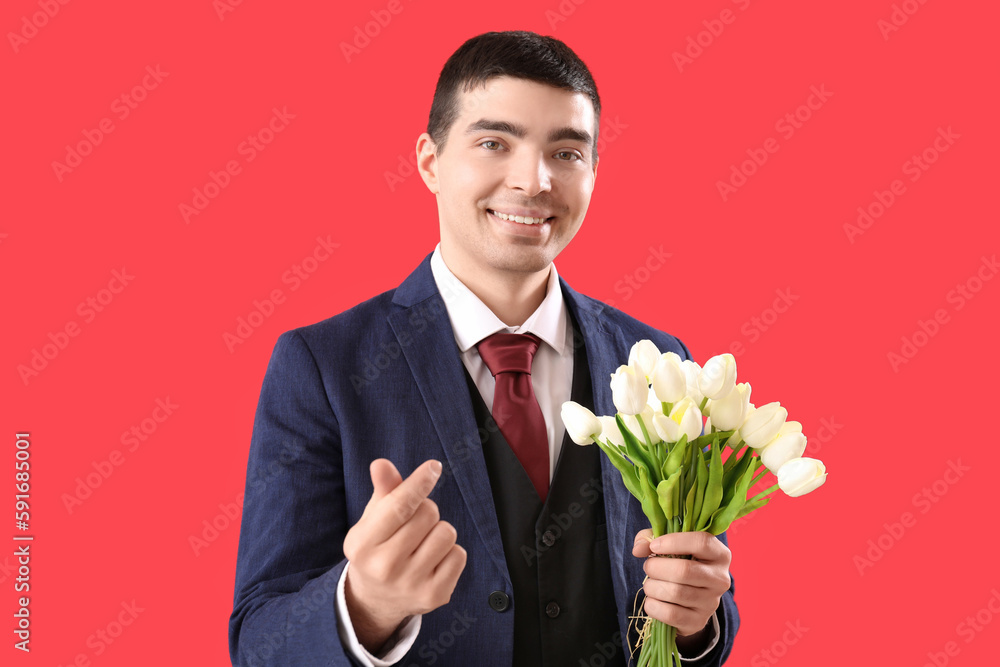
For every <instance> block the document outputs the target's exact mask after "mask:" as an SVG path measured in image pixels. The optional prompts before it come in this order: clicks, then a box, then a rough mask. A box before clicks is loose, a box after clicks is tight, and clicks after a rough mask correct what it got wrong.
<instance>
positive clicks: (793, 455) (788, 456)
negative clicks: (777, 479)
mask: <svg viewBox="0 0 1000 667" xmlns="http://www.w3.org/2000/svg"><path fill="white" fill-rule="evenodd" d="M805 451H806V436H804V435H802V433H801V432H798V431H792V432H790V433H780V432H779V433H778V435H776V436H775V437H774V439H773V440H771V442H769V443H767V444H766V445H764V448H763V449H762V450H760V460H761V463H763V464H764V467H765V468H767V469H768V470H770V471H771V472H775V473H776V472H777V471H779V470H781V466H783V465H784V464H786V463H788V462H789V461H791V460H792V459H797V458H799V457H801V456H802V455H803V454H804V453H805Z"/></svg>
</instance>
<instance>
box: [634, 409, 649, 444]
mask: <svg viewBox="0 0 1000 667" xmlns="http://www.w3.org/2000/svg"><path fill="white" fill-rule="evenodd" d="M635 418H636V420H637V421H638V422H639V428H641V429H642V437H644V438H645V439H646V446H647V447H649V448H650V449H652V448H653V440H652V438H650V437H649V431H647V430H646V424H645V423H643V421H642V415H636V416H635Z"/></svg>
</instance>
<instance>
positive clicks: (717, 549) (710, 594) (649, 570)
mask: <svg viewBox="0 0 1000 667" xmlns="http://www.w3.org/2000/svg"><path fill="white" fill-rule="evenodd" d="M652 538H653V531H652V530H650V529H648V528H647V529H646V530H643V531H640V532H639V534H637V535H636V536H635V544H634V545H633V546H632V555H633V556H637V557H639V558H645V559H646V562H645V564H643V569H644V570H645V571H646V575H647V576H648V579H646V583H645V584H644V585H643V587H642V589H643V592H644V593H645V594H646V600H645V602H644V603H643V608H644V609H645V611H646V614H647V615H649V616H652V617H653V618H655V619H657V620H659V621H663V622H664V623H666V624H668V625H672V626H674V627H675V628H677V645H678V647H684V646H685V645H686V646H688V647H689V649H695V648H696V647H697V646H698V645H702V647H704V646H707V645H708V638H705V637H704V633H702V630H704V629H705V628H706V626H708V622H709V620H711V618H712V614H714V613H715V610H716V609H717V608H718V606H719V600H720V599H721V598H722V594H723V593H725V592H726V591H727V590H729V585H730V583H731V580H730V578H729V563H730V561H731V560H732V552H731V551H729V548H728V547H727V546H726V545H725V544H723V543H722V542H721V541H719V540H718V539H717V538H716V537H715V536H714V535H712V534H711V533H706V532H688V533H671V534H669V535H661V536H660V537H658V538H656V539H655V540H653V541H652V542H650V540H651V539H652ZM665 554H671V555H690V556H691V560H687V559H685V558H649V556H656V555H665ZM692 635H698V637H694V636H692ZM685 636H691V637H690V640H689V641H684V639H683V637H685ZM709 638H710V637H709ZM700 639H704V641H703V642H702V641H698V640H700Z"/></svg>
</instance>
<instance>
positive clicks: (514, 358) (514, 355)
mask: <svg viewBox="0 0 1000 667" xmlns="http://www.w3.org/2000/svg"><path fill="white" fill-rule="evenodd" d="M540 343H541V339H540V338H539V337H538V336H536V335H534V334H512V333H495V334H493V335H492V336H487V337H486V338H484V339H483V340H481V341H479V343H478V344H477V345H476V348H477V349H478V350H479V356H480V357H482V358H483V363H485V364H486V367H487V368H489V369H490V373H492V374H493V377H496V376H497V374H498V373H510V372H513V373H528V374H529V375H530V374H531V359H532V358H533V357H534V355H535V352H536V351H537V350H538V345H539V344H540Z"/></svg>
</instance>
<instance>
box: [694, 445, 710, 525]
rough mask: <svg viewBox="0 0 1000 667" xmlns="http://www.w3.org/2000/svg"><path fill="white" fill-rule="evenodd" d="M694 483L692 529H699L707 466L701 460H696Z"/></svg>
mask: <svg viewBox="0 0 1000 667" xmlns="http://www.w3.org/2000/svg"><path fill="white" fill-rule="evenodd" d="M694 480H695V481H694V485H695V487H696V488H697V489H698V490H697V491H696V492H695V495H694V508H693V510H692V511H691V527H692V530H699V528H698V526H699V525H700V524H701V511H702V508H704V506H705V487H706V486H707V485H708V466H707V465H705V462H704V461H703V460H699V461H698V470H697V471H696V473H695V478H694Z"/></svg>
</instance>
